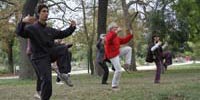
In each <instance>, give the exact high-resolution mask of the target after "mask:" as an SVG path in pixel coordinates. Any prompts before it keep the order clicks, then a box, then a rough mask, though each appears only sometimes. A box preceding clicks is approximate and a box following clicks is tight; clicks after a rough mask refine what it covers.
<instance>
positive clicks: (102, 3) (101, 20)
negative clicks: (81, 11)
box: [97, 0, 108, 38]
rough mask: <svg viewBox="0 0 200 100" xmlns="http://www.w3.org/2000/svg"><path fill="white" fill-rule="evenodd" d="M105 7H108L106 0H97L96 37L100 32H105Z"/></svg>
mask: <svg viewBox="0 0 200 100" xmlns="http://www.w3.org/2000/svg"><path fill="white" fill-rule="evenodd" d="M107 8H108V0H99V7H98V26H97V34H98V38H99V36H100V34H106V21H107Z"/></svg>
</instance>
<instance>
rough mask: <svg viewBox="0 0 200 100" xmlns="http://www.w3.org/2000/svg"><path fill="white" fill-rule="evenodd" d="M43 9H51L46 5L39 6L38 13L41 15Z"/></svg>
mask: <svg viewBox="0 0 200 100" xmlns="http://www.w3.org/2000/svg"><path fill="white" fill-rule="evenodd" d="M43 8H47V9H49V8H48V6H47V5H45V4H39V5H38V7H37V13H38V14H39V13H40V11H41V10H42V9H43Z"/></svg>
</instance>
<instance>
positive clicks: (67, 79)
mask: <svg viewBox="0 0 200 100" xmlns="http://www.w3.org/2000/svg"><path fill="white" fill-rule="evenodd" d="M59 76H60V79H61V80H62V81H64V82H65V83H66V84H67V85H68V86H69V87H73V84H72V82H71V80H70V75H69V74H65V73H61V74H60V75H59Z"/></svg>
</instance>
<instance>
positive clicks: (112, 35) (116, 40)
mask: <svg viewBox="0 0 200 100" xmlns="http://www.w3.org/2000/svg"><path fill="white" fill-rule="evenodd" d="M119 31H121V28H120V27H119V26H118V25H117V24H116V23H115V22H112V23H110V24H109V26H108V33H107V34H106V36H105V44H104V48H105V57H106V58H107V59H109V60H110V61H111V63H112V64H113V66H114V68H115V72H114V76H113V79H112V88H113V89H117V88H118V86H119V81H120V77H121V72H122V69H121V68H122V67H121V64H120V58H119V57H121V56H125V64H124V66H123V67H124V69H125V70H127V69H128V67H129V65H130V64H131V54H132V48H131V47H129V46H124V47H120V45H122V44H126V43H128V42H129V41H130V40H131V39H132V37H133V35H132V33H131V32H130V31H129V32H128V35H127V36H126V37H119V36H118V32H119Z"/></svg>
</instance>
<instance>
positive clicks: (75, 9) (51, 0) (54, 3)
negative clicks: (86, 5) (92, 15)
mask: <svg viewBox="0 0 200 100" xmlns="http://www.w3.org/2000/svg"><path fill="white" fill-rule="evenodd" d="M49 1H50V2H52V3H53V4H52V5H49V7H52V6H55V5H56V6H59V5H60V4H63V5H65V7H66V8H68V9H69V10H71V11H74V12H76V11H77V9H80V7H76V8H74V9H72V8H71V7H69V6H68V5H67V4H66V3H65V2H55V1H53V0H49ZM59 9H61V7H60V8H59Z"/></svg>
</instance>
